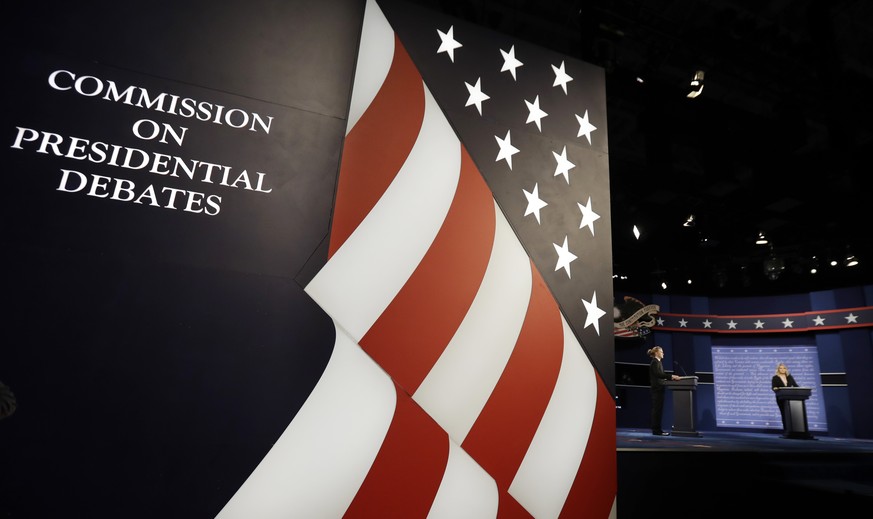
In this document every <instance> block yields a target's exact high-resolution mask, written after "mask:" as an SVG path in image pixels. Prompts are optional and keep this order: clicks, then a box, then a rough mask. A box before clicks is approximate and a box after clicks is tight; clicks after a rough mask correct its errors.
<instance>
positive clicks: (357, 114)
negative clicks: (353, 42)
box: [346, 0, 394, 135]
mask: <svg viewBox="0 0 873 519" xmlns="http://www.w3.org/2000/svg"><path fill="white" fill-rule="evenodd" d="M393 60H394V31H393V30H391V26H390V25H389V24H388V20H386V19H385V15H384V14H383V13H382V11H381V10H380V9H379V6H378V5H376V1H375V0H367V7H366V10H365V11H364V25H363V29H362V31H361V46H360V49H359V50H358V63H357V67H356V68H355V84H354V88H353V89H352V102H351V105H350V106H349V120H348V123H347V125H346V135H348V134H349V131H351V129H352V128H353V127H354V126H355V125H356V124H358V120H359V119H360V118H361V116H362V115H364V112H365V111H366V110H367V107H368V106H370V103H372V102H373V99H374V98H375V97H376V94H377V93H379V88H381V86H382V83H383V82H384V81H385V78H386V77H387V76H388V70H390V68H391V62H392V61H393Z"/></svg>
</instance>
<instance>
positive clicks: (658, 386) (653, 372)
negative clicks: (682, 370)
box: [649, 358, 673, 391]
mask: <svg viewBox="0 0 873 519" xmlns="http://www.w3.org/2000/svg"><path fill="white" fill-rule="evenodd" d="M663 364H664V363H663V362H661V361H660V360H658V359H655V358H652V363H651V364H649V385H650V386H651V387H652V389H653V390H654V391H664V389H665V388H666V386H665V385H664V383H665V382H666V381H668V380H670V379H672V378H673V377H672V376H671V375H668V374H667V372H665V371H664V365H663Z"/></svg>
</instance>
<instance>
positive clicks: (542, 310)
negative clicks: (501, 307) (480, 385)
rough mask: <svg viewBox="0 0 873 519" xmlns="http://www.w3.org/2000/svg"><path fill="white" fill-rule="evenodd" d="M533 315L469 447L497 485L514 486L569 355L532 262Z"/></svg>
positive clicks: (555, 308)
mask: <svg viewBox="0 0 873 519" xmlns="http://www.w3.org/2000/svg"><path fill="white" fill-rule="evenodd" d="M531 272H532V274H533V283H532V290H531V296H530V304H529V305H528V310H527V315H526V316H525V320H524V324H523V325H522V328H521V333H520V334H519V337H518V341H517V343H516V345H515V349H514V350H513V352H512V355H511V356H510V358H509V362H508V363H507V365H506V368H505V369H504V371H503V375H502V376H501V377H500V380H499V381H498V383H497V386H496V387H495V388H494V391H493V392H492V393H491V396H490V397H489V399H488V402H487V403H486V404H485V408H484V409H483V410H482V413H480V414H479V417H478V418H477V420H476V423H475V424H474V426H473V428H472V429H471V430H470V433H469V434H468V435H467V438H466V439H465V440H464V443H463V445H462V446H463V447H464V449H465V450H466V451H467V452H469V453H470V455H471V456H473V458H474V459H475V460H476V461H477V462H478V463H479V464H480V465H481V466H482V468H484V469H485V470H486V471H487V472H488V473H489V474H491V476H492V477H494V479H495V480H496V481H497V486H498V488H499V489H500V490H501V491H506V490H507V489H508V488H509V485H510V483H512V479H513V477H515V473H516V472H517V471H518V467H519V466H520V465H521V462H522V459H523V458H524V455H525V453H526V452H527V449H528V447H529V446H530V443H531V441H532V440H533V437H534V434H535V433H536V430H537V427H538V426H539V423H540V420H541V419H542V416H543V413H544V412H545V410H546V406H547V405H548V404H549V399H550V398H551V396H552V391H553V390H554V387H555V383H556V382H557V379H558V372H559V371H560V370H561V359H562V357H563V350H564V346H563V345H564V338H563V335H564V334H563V327H562V325H561V314H560V312H559V311H558V306H557V304H556V303H555V300H554V299H553V298H552V294H551V292H549V290H548V288H546V285H545V282H544V281H543V279H542V278H541V277H540V275H539V273H538V272H537V270H536V267H534V265H533V263H531Z"/></svg>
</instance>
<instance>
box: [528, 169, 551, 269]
mask: <svg viewBox="0 0 873 519" xmlns="http://www.w3.org/2000/svg"><path fill="white" fill-rule="evenodd" d="M522 191H524V196H525V197H526V198H527V209H526V210H525V211H524V215H525V216H527V215H529V214H531V213H533V214H534V215H535V216H536V217H537V223H540V209H542V208H543V207H545V206H547V205H549V204H547V203H545V202H543V201H542V200H540V190H539V185H538V184H534V188H533V193H528V192H527V190H526V189H522ZM556 270H557V269H556Z"/></svg>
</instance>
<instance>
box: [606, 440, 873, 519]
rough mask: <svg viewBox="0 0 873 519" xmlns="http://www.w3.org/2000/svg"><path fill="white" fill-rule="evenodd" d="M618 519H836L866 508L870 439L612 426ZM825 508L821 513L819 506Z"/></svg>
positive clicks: (870, 490)
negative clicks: (672, 518)
mask: <svg viewBox="0 0 873 519" xmlns="http://www.w3.org/2000/svg"><path fill="white" fill-rule="evenodd" d="M616 440H617V441H616V445H617V451H618V452H617V456H618V501H617V510H618V519H635V518H638V517H639V518H645V517H654V516H663V515H674V514H680V515H682V516H688V517H704V516H718V517H726V516H736V517H744V518H755V517H766V518H770V517H790V518H791V519H803V518H806V517H809V518H815V519H822V518H823V517H843V513H844V512H845V513H846V514H848V513H849V512H850V511H852V510H858V509H859V508H858V507H861V508H860V509H862V510H868V511H869V510H870V509H871V508H870V507H871V505H873V441H870V440H853V439H845V438H829V437H816V438H814V439H786V438H782V437H781V436H779V435H778V434H775V433H773V434H761V433H722V432H703V433H701V436H700V437H682V436H665V437H657V436H653V435H652V434H651V433H650V432H648V431H646V430H642V429H620V430H619V431H618V433H617V436H616ZM822 509H825V510H827V512H826V513H822V512H821V510H822Z"/></svg>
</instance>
